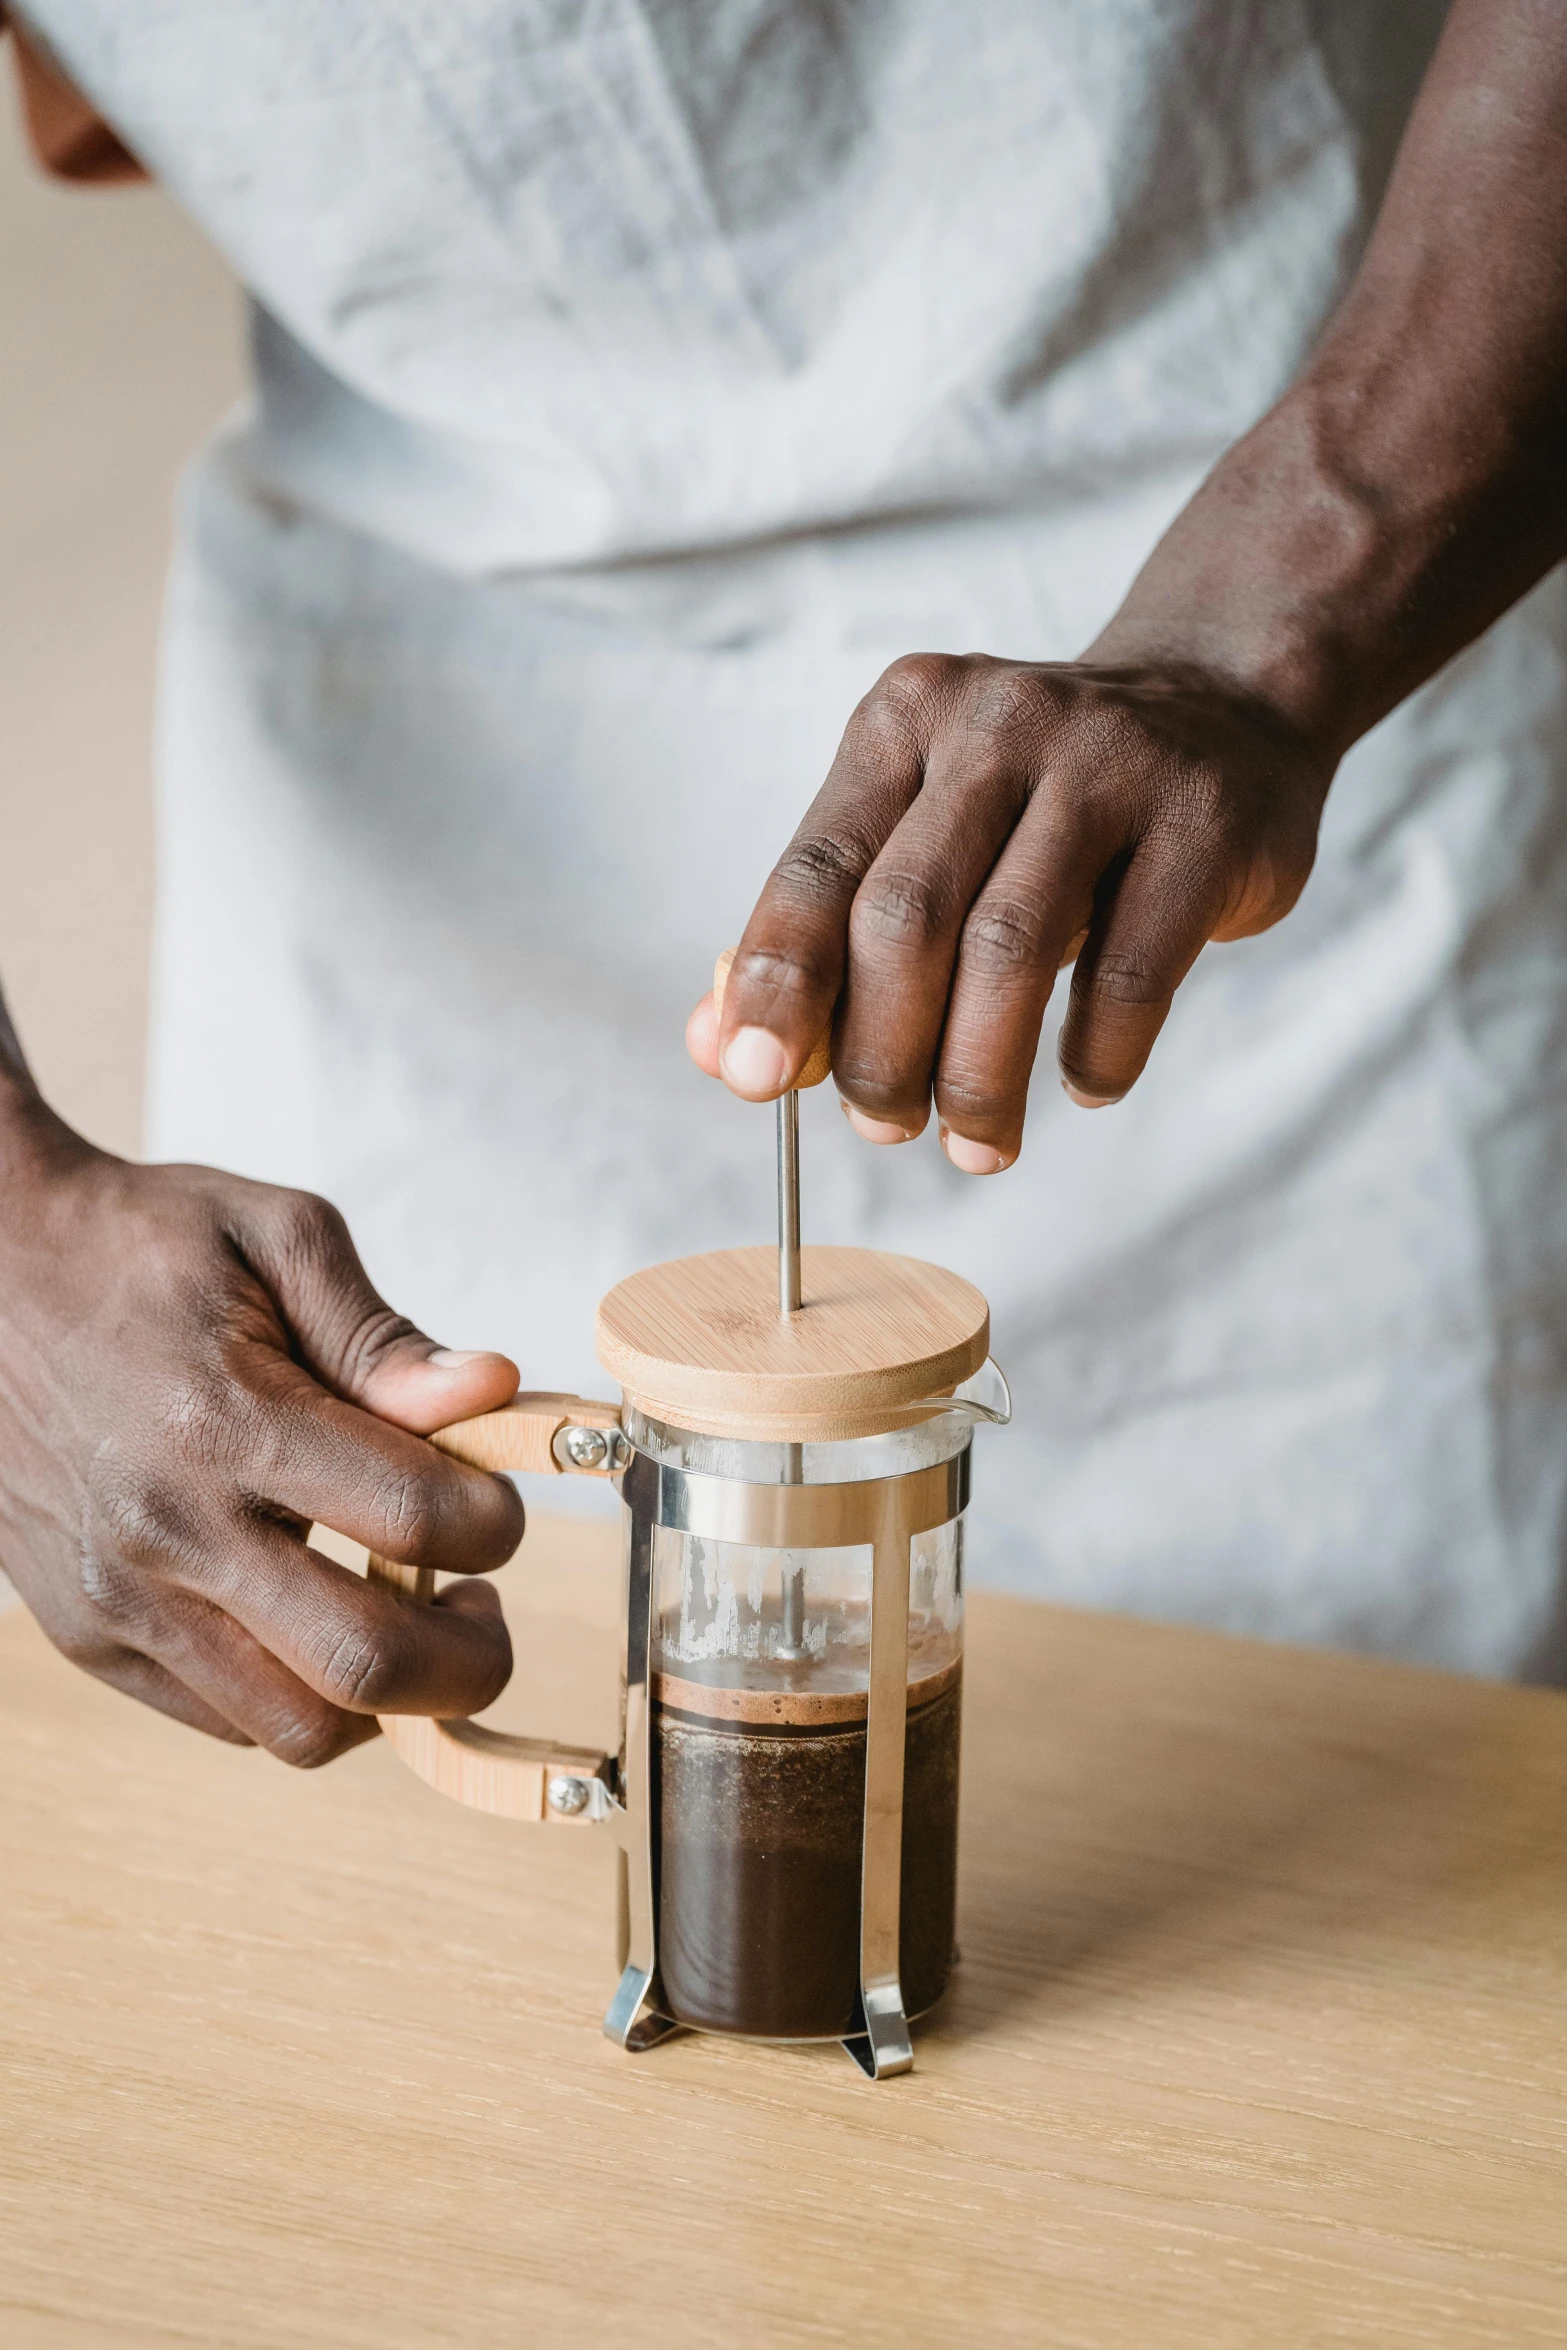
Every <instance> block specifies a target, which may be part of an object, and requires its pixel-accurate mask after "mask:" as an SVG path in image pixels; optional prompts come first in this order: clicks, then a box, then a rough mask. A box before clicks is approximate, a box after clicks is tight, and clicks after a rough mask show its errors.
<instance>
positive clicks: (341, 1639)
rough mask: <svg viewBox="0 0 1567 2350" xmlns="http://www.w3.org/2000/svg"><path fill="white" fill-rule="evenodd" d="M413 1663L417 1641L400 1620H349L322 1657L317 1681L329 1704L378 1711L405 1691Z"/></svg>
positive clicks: (414, 1669) (415, 1662)
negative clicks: (372, 1621)
mask: <svg viewBox="0 0 1567 2350" xmlns="http://www.w3.org/2000/svg"><path fill="white" fill-rule="evenodd" d="M418 1665H419V1643H418V1640H417V1639H416V1638H415V1636H414V1634H413V1632H412V1631H411V1630H410V1629H409V1627H408V1626H406V1625H405V1624H402V1623H399V1622H397V1621H395V1620H394V1621H392V1622H388V1623H380V1624H375V1625H368V1624H355V1625H351V1626H350V1627H349V1628H348V1629H347V1630H346V1631H342V1632H340V1633H339V1634H338V1636H337V1638H336V1639H335V1640H334V1641H333V1643H332V1645H331V1647H330V1648H329V1649H327V1651H326V1653H325V1654H324V1655H323V1657H322V1659H321V1680H322V1683H323V1686H324V1687H325V1690H326V1693H327V1695H328V1697H330V1698H331V1700H332V1702H333V1703H334V1704H335V1705H339V1706H343V1707H346V1708H347V1710H348V1711H349V1712H350V1713H370V1714H373V1713H380V1712H382V1711H384V1710H385V1708H386V1707H388V1706H389V1705H390V1704H391V1703H392V1701H393V1700H394V1699H396V1698H399V1697H403V1696H405V1695H406V1694H407V1692H408V1688H409V1684H410V1683H411V1682H412V1680H413V1679H414V1677H415V1675H416V1673H417V1670H418Z"/></svg>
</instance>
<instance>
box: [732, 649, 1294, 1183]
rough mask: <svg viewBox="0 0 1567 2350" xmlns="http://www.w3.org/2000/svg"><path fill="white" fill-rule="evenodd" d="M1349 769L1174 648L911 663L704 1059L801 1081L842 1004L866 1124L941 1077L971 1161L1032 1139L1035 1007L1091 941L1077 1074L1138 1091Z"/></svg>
mask: <svg viewBox="0 0 1567 2350" xmlns="http://www.w3.org/2000/svg"><path fill="white" fill-rule="evenodd" d="M1329 772H1330V769H1329V768H1328V767H1327V766H1326V765H1325V764H1324V763H1322V762H1319V761H1318V760H1316V759H1314V758H1313V757H1312V755H1311V754H1310V752H1309V751H1308V749H1307V747H1306V746H1305V744H1304V743H1302V742H1301V741H1300V739H1299V738H1298V737H1297V736H1296V735H1295V734H1294V732H1293V731H1292V730H1291V729H1290V728H1289V727H1288V726H1287V725H1286V724H1285V723H1283V722H1282V721H1281V720H1280V719H1279V718H1278V717H1276V716H1274V715H1273V714H1272V713H1270V712H1269V711H1267V710H1265V709H1263V708H1262V707H1260V706H1258V705H1255V704H1249V703H1247V702H1246V701H1244V700H1243V699H1242V698H1241V697H1240V696H1239V695H1238V694H1236V693H1235V692H1234V691H1233V690H1226V688H1225V687H1224V686H1223V685H1222V684H1220V683H1219V682H1217V681H1213V680H1208V679H1205V678H1203V677H1201V676H1198V675H1195V674H1191V673H1185V674H1183V673H1181V672H1179V671H1177V670H1174V669H1163V670H1161V669H1160V668H1158V667H1155V666H1146V667H1128V668H1112V667H1108V666H1099V665H1095V664H1090V663H1080V664H1077V665H1074V666H1066V665H1053V664H1043V663H1034V664H1031V663H1026V662H1018V661H992V660H987V659H985V658H983V657H981V656H978V655H970V656H968V657H967V658H964V659H953V658H948V657H944V656H942V655H939V654H916V655H914V656H912V657H911V658H910V659H908V660H905V661H899V662H896V663H895V664H894V665H893V667H892V668H891V669H889V670H888V671H887V672H886V674H885V675H884V676H883V677H882V678H881V679H880V681H879V682H878V684H877V685H876V686H875V688H874V689H873V691H872V692H871V693H870V694H869V695H867V697H866V699H865V700H864V701H863V702H862V703H861V705H860V707H859V709H858V710H857V711H856V712H855V714H854V716H853V718H852V719H851V721H850V723H849V728H848V732H847V733H846V735H845V736H844V740H843V746H842V748H841V750H840V751H839V753H838V757H837V759H836V760H835V762H834V764H833V769H832V772H831V774H830V775H829V776H828V779H827V782H826V784H825V786H824V787H823V789H822V791H821V792H820V793H819V794H818V795H817V798H816V800H815V802H814V803H813V805H812V807H811V809H810V811H809V813H808V815H807V816H806V819H805V821H804V823H803V824H802V825H801V826H800V829H799V831H798V832H797V833H796V834H795V836H794V839H793V840H792V841H791V842H790V844H789V847H788V849H787V851H786V852H785V854H784V856H783V858H782V859H781V861H780V862H779V864H778V865H777V867H776V868H775V869H774V872H773V874H772V877H771V879H770V880H769V882H768V884H767V887H766V888H765V890H764V891H763V892H762V896H761V899H760V901H759V902H758V904H757V907H756V911H755V912H754V913H753V914H752V916H751V919H750V921H749V923H748V924H747V926H746V931H745V936H744V938H743V939H742V941H741V944H740V949H739V952H738V953H737V955H736V957H735V962H734V968H733V970H732V972H731V974H730V979H729V984H728V987H727V988H726V991H725V997H724V1011H723V1020H722V1023H721V1026H720V1024H719V1023H718V1022H717V1021H715V1019H714V1015H713V1009H712V999H711V997H709V998H707V999H706V1000H705V1002H704V1003H703V1004H701V1005H699V1006H698V1008H697V1011H696V1013H695V1014H693V1016H692V1022H691V1027H690V1031H689V1039H690V1044H691V1049H692V1052H693V1054H694V1056H695V1058H696V1059H697V1060H698V1061H699V1062H700V1064H701V1065H702V1066H703V1067H704V1068H705V1069H706V1070H707V1071H708V1073H709V1075H711V1076H719V1075H722V1076H723V1077H724V1078H726V1079H727V1081H728V1083H729V1084H730V1086H731V1087H732V1088H733V1089H734V1091H735V1092H736V1093H739V1094H743V1095H744V1096H746V1098H747V1099H749V1100H755V1101H765V1100H769V1099H771V1098H772V1096H773V1095H775V1094H777V1093H780V1092H782V1091H783V1090H784V1088H785V1087H786V1086H787V1085H789V1084H790V1083H791V1081H792V1079H793V1077H794V1075H795V1074H796V1072H797V1071H798V1069H799V1068H800V1066H801V1064H802V1063H803V1062H804V1061H805V1060H806V1058H807V1057H808V1055H809V1053H810V1050H811V1047H812V1045H813V1043H814V1042H815V1040H816V1038H817V1037H818V1036H820V1035H821V1033H822V1031H823V1029H824V1028H825V1027H826V1026H827V1023H828V1021H829V1020H830V1019H831V1018H832V1016H833V1006H834V1004H836V1005H837V1019H836V1023H835V1026H834V1032H833V1075H834V1078H835V1080H836V1082H837V1086H838V1090H839V1093H840V1095H841V1096H842V1098H843V1103H844V1107H845V1109H846V1111H847V1113H848V1116H849V1118H850V1120H851V1122H852V1123H853V1125H854V1126H855V1128H856V1129H857V1131H858V1132H859V1133H861V1134H863V1135H864V1136H865V1137H866V1139H867V1140H868V1141H871V1142H905V1141H908V1140H909V1139H910V1138H911V1137H912V1136H913V1135H916V1134H918V1133H919V1132H920V1130H921V1129H922V1128H923V1126H924V1125H925V1122H926V1119H927V1117H928V1115H929V1110H930V1103H931V1099H932V1096H934V1099H935V1104H936V1110H937V1114H938V1116H939V1117H940V1120H941V1135H942V1142H943V1145H944V1147H945V1149H946V1151H947V1155H948V1157H949V1158H950V1159H951V1160H952V1161H953V1163H954V1165H956V1166H958V1167H961V1168H963V1169H964V1171H965V1172H966V1173H968V1174H973V1175H988V1174H993V1173H995V1172H996V1171H997V1170H998V1169H1000V1168H1002V1167H1006V1166H1009V1165H1010V1164H1011V1162H1012V1161H1013V1160H1014V1159H1015V1158H1016V1157H1017V1154H1018V1151H1019V1149H1020V1148H1021V1146H1022V1140H1023V1117H1024V1109H1025V1105H1026V1101H1027V1094H1028V1081H1029V1075H1030V1072H1031V1070H1032V1068H1033V1063H1034V1053H1035V1049H1036V1047H1037V1045H1038V1042H1039V1030H1040V1023H1041V1021H1042V1020H1043V1018H1044V1012H1045V1006H1046V1004H1047V1002H1048V1001H1049V998H1050V991H1051V989H1052V987H1053V986H1054V984H1055V977H1056V973H1057V971H1058V970H1059V969H1060V967H1061V966H1062V965H1063V964H1064V963H1067V962H1070V961H1072V960H1073V958H1074V957H1075V959H1076V965H1077V968H1076V972H1075V974H1074V977H1073V981H1072V995H1071V1002H1070V1005H1069V1008H1068V1012H1067V1017H1066V1025H1065V1028H1064V1030H1063V1033H1062V1040H1061V1069H1062V1074H1063V1077H1064V1080H1065V1082H1066V1086H1067V1090H1068V1092H1069V1093H1071V1094H1072V1096H1073V1098H1074V1099H1075V1100H1077V1101H1079V1102H1082V1103H1085V1104H1091V1105H1097V1104H1101V1103H1105V1102H1113V1101H1118V1100H1119V1099H1120V1097H1121V1096H1122V1094H1124V1093H1125V1092H1126V1090H1127V1088H1128V1087H1129V1086H1130V1085H1131V1084H1132V1083H1133V1081H1134V1080H1135V1079H1136V1077H1137V1076H1138V1075H1139V1073H1140V1072H1141V1070H1142V1067H1143V1063H1144V1062H1145V1061H1146V1060H1147V1058H1148V1054H1149V1051H1150V1049H1151V1047H1152V1045H1153V1041H1154V1039H1155V1037H1156V1036H1157V1035H1158V1033H1159V1029H1160V1027H1161V1025H1162V1023H1163V1021H1164V1017H1165V1014H1166V1013H1167V1012H1168V1010H1169V1008H1170V999H1171V997H1172V996H1173V995H1174V993H1175V990H1176V988H1177V987H1178V986H1179V984H1180V982H1181V981H1182V979H1184V977H1185V976H1186V973H1187V971H1188V970H1189V969H1190V968H1191V965H1192V962H1193V961H1194V959H1195V957H1196V955H1197V953H1198V951H1199V949H1200V948H1201V947H1202V946H1203V945H1204V944H1205V943H1206V941H1207V940H1209V939H1210V938H1221V939H1228V938H1245V937H1248V936H1249V935H1250V934H1251V933H1252V932H1253V931H1257V930H1264V929H1266V928H1267V926H1268V925H1269V924H1270V923H1273V922H1277V921H1278V919H1279V917H1280V916H1281V915H1282V914H1284V913H1286V912H1287V911H1288V909H1289V908H1290V907H1291V906H1292V905H1293V904H1294V903H1295V900H1296V898H1297V897H1298V896H1299V895H1300V892H1301V889H1302V887H1303V886H1304V883H1305V880H1306V876H1307V874H1308V873H1309V872H1310V870H1311V862H1312V857H1313V854H1314V853H1315V848H1316V837H1317V821H1318V817H1319V815H1320V813H1321V808H1322V802H1323V797H1324V795H1325V793H1326V790H1327V783H1328V774H1329Z"/></svg>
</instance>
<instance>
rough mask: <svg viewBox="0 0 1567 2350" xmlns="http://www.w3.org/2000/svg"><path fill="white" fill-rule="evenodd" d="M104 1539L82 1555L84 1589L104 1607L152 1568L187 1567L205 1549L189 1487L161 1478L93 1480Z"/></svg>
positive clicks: (94, 1503)
mask: <svg viewBox="0 0 1567 2350" xmlns="http://www.w3.org/2000/svg"><path fill="white" fill-rule="evenodd" d="M92 1484H93V1485H94V1486H95V1487H96V1490H94V1491H93V1492H92V1495H91V1499H92V1514H93V1521H94V1524H95V1527H96V1528H97V1529H99V1530H101V1531H100V1538H99V1539H96V1540H92V1541H87V1542H84V1543H83V1545H82V1548H81V1551H80V1561H81V1567H80V1572H81V1577H82V1582H83V1588H84V1589H87V1590H88V1591H89V1596H93V1597H95V1604H98V1605H99V1606H101V1607H102V1608H104V1609H108V1608H109V1607H110V1606H112V1605H115V1604H120V1603H122V1602H123V1597H124V1590H125V1586H126V1585H127V1584H131V1585H134V1584H135V1582H136V1581H137V1579H138V1577H139V1574H140V1573H141V1572H144V1571H145V1570H146V1569H148V1568H150V1567H161V1566H168V1565H171V1564H173V1565H186V1564H188V1563H189V1562H190V1561H191V1560H192V1559H194V1558H195V1557H196V1556H197V1555H198V1554H199V1550H200V1537H199V1517H198V1512H197V1508H196V1505H195V1502H194V1499H193V1497H192V1495H191V1493H190V1491H189V1488H188V1486H186V1485H185V1484H183V1483H174V1482H171V1481H169V1480H166V1479H162V1478H157V1477H118V1476H116V1477H110V1478H104V1477H101V1476H100V1477H99V1478H96V1479H94V1480H92Z"/></svg>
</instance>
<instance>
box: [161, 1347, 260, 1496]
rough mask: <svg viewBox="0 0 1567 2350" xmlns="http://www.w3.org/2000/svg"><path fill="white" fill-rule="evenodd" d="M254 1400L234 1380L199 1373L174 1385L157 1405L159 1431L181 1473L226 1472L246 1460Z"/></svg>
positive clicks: (177, 1380) (171, 1384)
mask: <svg viewBox="0 0 1567 2350" xmlns="http://www.w3.org/2000/svg"><path fill="white" fill-rule="evenodd" d="M254 1417H255V1411H254V1403H253V1399H252V1398H251V1397H250V1396H248V1395H247V1394H246V1392H245V1391H244V1389H243V1388H241V1387H240V1386H239V1384H238V1383H237V1382H236V1381H234V1380H231V1379H228V1378H225V1377H222V1376H215V1375H213V1374H211V1373H208V1372H205V1371H195V1372H191V1373H189V1374H187V1375H186V1376H185V1377H182V1378H178V1379H174V1380H172V1381H171V1382H170V1383H169V1385H168V1386H167V1387H166V1388H165V1390H164V1392H163V1395H162V1397H161V1398H160V1402H159V1412H158V1419H159V1426H160V1430H161V1433H162V1435H163V1437H164V1438H165V1439H166V1440H167V1442H168V1444H169V1446H170V1448H171V1449H172V1451H173V1453H174V1455H175V1457H176V1458H177V1459H178V1461H179V1462H180V1464H181V1466H182V1469H183V1470H184V1471H185V1472H186V1473H187V1474H188V1473H189V1472H190V1471H191V1470H192V1469H202V1468H228V1467H231V1466H233V1465H234V1463H235V1462H236V1461H237V1460H238V1459H239V1458H241V1457H242V1456H243V1454H244V1451H245V1448H246V1442H247V1438H248V1437H249V1435H250V1433H251V1430H252V1423H253V1421H254Z"/></svg>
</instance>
